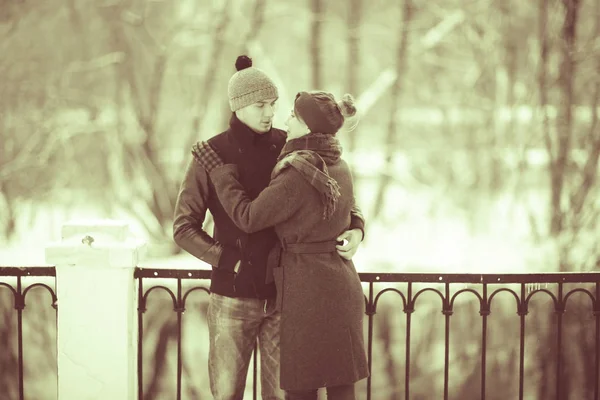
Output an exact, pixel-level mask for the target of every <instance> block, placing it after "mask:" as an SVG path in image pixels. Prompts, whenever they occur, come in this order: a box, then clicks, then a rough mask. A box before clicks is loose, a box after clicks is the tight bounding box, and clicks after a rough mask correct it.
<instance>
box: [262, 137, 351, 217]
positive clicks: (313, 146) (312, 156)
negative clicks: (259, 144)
mask: <svg viewBox="0 0 600 400" xmlns="http://www.w3.org/2000/svg"><path fill="white" fill-rule="evenodd" d="M341 154H342V146H341V145H340V143H339V141H338V140H337V138H336V137H335V136H333V135H324V134H320V133H309V134H307V135H304V136H301V137H299V138H296V139H291V140H289V141H288V142H287V143H286V144H285V146H283V149H282V150H281V154H280V155H279V158H278V162H277V165H275V168H274V169H273V173H272V174H271V179H273V178H275V177H276V176H277V175H279V174H280V173H281V171H283V170H284V169H285V168H288V167H292V168H294V169H295V170H296V171H298V172H299V173H300V175H302V177H303V178H304V179H306V180H307V181H308V183H310V184H311V185H312V186H313V187H314V188H315V189H317V191H318V192H319V194H320V195H321V200H322V202H323V219H329V218H331V216H332V215H333V213H334V212H335V208H336V206H337V202H338V199H339V197H340V187H339V185H338V183H337V182H336V181H335V179H333V178H332V177H331V176H329V171H328V169H327V166H328V165H332V164H336V163H337V162H338V161H339V160H340V157H341Z"/></svg>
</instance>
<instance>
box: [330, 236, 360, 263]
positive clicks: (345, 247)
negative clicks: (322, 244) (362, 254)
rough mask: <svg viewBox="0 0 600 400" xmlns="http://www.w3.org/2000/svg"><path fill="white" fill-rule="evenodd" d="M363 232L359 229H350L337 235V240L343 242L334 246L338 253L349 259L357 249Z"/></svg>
mask: <svg viewBox="0 0 600 400" xmlns="http://www.w3.org/2000/svg"><path fill="white" fill-rule="evenodd" d="M362 239H363V233H362V231H361V230H360V229H358V228H356V229H352V230H349V231H346V232H344V233H342V234H341V235H340V236H338V237H337V241H338V242H344V243H343V244H339V245H337V246H335V247H336V248H337V252H338V254H339V255H340V256H341V257H342V258H345V259H346V260H351V259H352V257H354V254H356V251H357V250H358V245H359V244H360V242H362Z"/></svg>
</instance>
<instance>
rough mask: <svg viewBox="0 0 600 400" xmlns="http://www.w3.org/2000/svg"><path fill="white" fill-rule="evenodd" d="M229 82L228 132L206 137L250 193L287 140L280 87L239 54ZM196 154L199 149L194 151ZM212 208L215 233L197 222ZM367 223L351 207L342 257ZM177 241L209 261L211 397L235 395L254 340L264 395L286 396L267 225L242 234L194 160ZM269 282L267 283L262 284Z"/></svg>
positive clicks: (271, 399)
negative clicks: (277, 120)
mask: <svg viewBox="0 0 600 400" xmlns="http://www.w3.org/2000/svg"><path fill="white" fill-rule="evenodd" d="M236 69H237V70H238V72H236V73H235V74H234V75H233V76H232V77H231V79H230V80H229V85H228V96H229V105H230V108H231V111H232V112H233V114H232V116H231V120H230V126H229V129H227V130H226V131H224V132H222V133H220V134H218V135H216V136H214V137H213V138H211V139H209V143H210V145H211V147H212V148H214V149H215V150H216V152H217V153H218V154H219V156H220V157H221V159H222V160H223V161H224V162H225V163H228V164H237V165H238V168H239V171H240V174H239V180H240V183H241V184H242V185H243V186H244V188H245V189H246V192H247V193H248V195H249V196H251V197H252V198H256V196H258V194H259V193H260V192H261V191H262V190H263V189H265V188H266V187H267V186H268V184H269V182H270V179H271V171H272V170H273V167H274V166H275V164H276V162H277V157H278V156H279V153H280V151H281V149H282V147H283V145H284V144H285V141H286V133H285V132H284V131H282V130H279V129H275V128H273V127H272V121H273V116H274V108H275V104H276V101H277V99H278V92H277V87H276V86H275V84H274V83H273V81H272V80H271V79H270V78H269V77H268V76H267V75H266V74H265V73H264V72H262V71H261V70H259V69H257V68H254V67H252V60H251V59H250V58H248V57H246V56H240V57H238V59H237V61H236ZM192 153H193V154H194V157H197V156H198V152H197V148H196V146H194V149H193V150H192ZM207 210H209V211H210V212H211V214H212V216H213V219H214V223H215V227H214V232H213V236H212V237H211V236H210V235H208V234H207V233H206V232H205V231H204V230H203V229H202V225H203V222H204V218H205V215H206V211H207ZM363 227H364V220H363V219H362V216H361V214H360V212H359V211H358V210H355V211H353V216H352V224H351V226H350V229H349V230H348V231H346V232H345V233H343V234H342V235H341V236H340V237H339V238H338V240H340V241H341V240H344V239H345V240H347V241H348V243H347V244H345V245H340V246H338V253H340V255H341V256H342V257H345V258H348V259H350V258H352V256H353V255H354V253H355V252H356V249H357V246H358V244H359V243H360V242H361V241H362V238H363ZM173 231H174V233H173V237H174V240H175V242H176V243H177V244H178V245H179V246H180V247H181V248H182V249H184V250H186V251H187V252H189V253H190V254H192V255H193V256H195V257H197V258H199V259H200V260H202V261H205V262H206V263H208V264H210V265H211V266H212V267H213V270H212V274H211V286H210V289H211V295H210V300H209V307H208V328H209V336H210V339H209V340H210V348H209V360H208V370H209V376H210V386H211V392H212V394H213V397H214V398H215V399H216V400H240V399H242V398H243V395H244V388H245V383H246V375H247V373H248V366H249V363H250V357H251V355H252V350H253V348H254V344H255V343H256V341H257V340H258V344H259V351H260V362H261V367H260V369H261V377H260V378H261V388H262V399H263V400H283V399H284V393H283V391H282V390H281V389H280V387H279V323H280V315H279V313H278V312H277V311H276V310H275V307H274V305H275V304H274V300H275V294H276V293H275V284H274V283H273V282H270V280H269V279H267V259H268V256H269V253H270V251H271V249H273V248H274V247H275V244H276V242H277V236H276V235H275V232H274V231H273V230H272V229H265V230H262V231H259V232H256V233H252V234H246V233H244V232H242V231H241V230H240V229H239V228H238V227H237V226H236V225H235V224H234V223H233V221H231V219H230V218H229V217H228V215H227V213H226V212H225V210H224V209H223V207H222V206H221V204H220V202H219V200H218V198H217V196H216V194H215V191H214V187H213V186H212V183H211V182H210V179H209V177H208V174H207V172H206V170H205V169H204V168H203V167H202V166H201V165H200V164H199V163H198V162H196V161H195V160H192V161H191V162H190V164H189V165H188V168H187V171H186V174H185V178H184V180H183V183H182V184H181V189H180V191H179V195H178V198H177V204H176V207H175V220H174V224H173ZM267 282H268V283H267Z"/></svg>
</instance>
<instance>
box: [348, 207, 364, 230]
mask: <svg viewBox="0 0 600 400" xmlns="http://www.w3.org/2000/svg"><path fill="white" fill-rule="evenodd" d="M348 229H360V230H361V232H362V238H363V240H364V239H365V217H364V216H363V213H362V211H361V210H360V208H359V207H358V205H357V204H356V198H353V199H352V209H351V210H350V227H349V228H348Z"/></svg>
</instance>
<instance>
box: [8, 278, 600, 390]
mask: <svg viewBox="0 0 600 400" xmlns="http://www.w3.org/2000/svg"><path fill="white" fill-rule="evenodd" d="M0 277H2V278H3V279H2V280H3V282H0V288H3V289H4V290H8V293H9V296H10V297H12V300H13V304H12V305H11V307H10V308H11V309H13V310H14V311H13V312H14V313H16V319H17V323H16V334H17V351H16V353H17V362H16V366H17V374H16V376H17V379H16V382H15V385H16V386H18V398H19V399H20V400H23V399H25V398H26V397H25V390H24V384H23V376H24V373H23V370H24V365H25V361H24V357H23V312H24V310H25V309H26V300H27V296H28V293H29V292H30V291H31V290H32V289H35V288H43V289H41V290H46V291H48V293H49V295H50V298H51V306H52V307H53V308H54V309H55V310H56V309H57V299H56V294H55V291H54V289H53V288H52V287H51V286H52V285H48V284H46V283H42V282H41V281H42V280H43V279H40V281H38V282H32V279H30V278H29V277H55V269H54V268H53V267H28V268H14V267H0ZM135 277H136V278H137V279H138V297H139V308H138V324H139V336H138V360H137V362H138V372H139V374H138V389H139V399H144V398H145V396H144V390H143V389H144V381H143V377H144V374H143V367H144V365H145V361H147V360H144V356H143V352H142V344H143V339H144V330H143V327H144V314H145V312H146V311H147V305H148V298H149V297H150V296H151V293H157V292H160V291H162V292H164V293H166V294H167V296H168V297H169V298H170V302H171V303H172V305H173V310H174V312H175V313H176V317H177V321H176V335H177V354H176V359H177V374H176V377H175V379H176V383H175V384H174V385H173V386H174V387H176V393H173V395H175V398H176V399H178V400H179V399H181V398H182V390H181V381H182V365H183V364H182V358H183V354H182V353H183V352H182V314H183V312H184V311H185V309H186V305H187V304H186V303H187V300H188V297H189V295H190V294H191V293H192V292H194V291H202V292H205V293H207V294H208V292H209V290H208V280H209V279H210V271H207V270H174V269H147V268H136V270H135ZM157 278H160V279H162V281H161V282H160V283H159V282H157V281H156V280H155V279H157ZM360 278H361V280H362V282H363V283H364V288H365V310H366V318H365V325H366V339H367V351H368V362H369V368H372V366H373V360H374V358H376V357H378V355H377V354H374V349H373V346H374V330H375V329H376V327H377V321H378V318H377V317H376V316H377V314H378V313H379V314H382V311H383V307H382V306H383V304H389V302H393V303H394V304H393V309H394V310H395V314H394V315H401V316H402V318H403V322H402V327H403V335H404V346H403V347H404V348H403V349H401V350H402V354H401V356H402V357H401V358H402V359H403V365H402V374H401V376H400V375H399V376H397V377H396V378H397V380H398V382H399V386H400V387H401V388H402V389H401V391H402V394H403V396H400V397H399V398H404V399H406V400H408V399H410V398H411V396H413V397H414V398H416V397H418V396H416V395H415V394H414V393H413V390H414V387H413V388H411V383H413V379H414V375H415V374H416V373H415V368H414V365H415V362H416V358H417V357H416V356H414V355H413V354H412V353H411V349H412V348H413V347H414V346H412V345H411V344H413V343H414V341H415V340H416V339H415V338H414V332H415V331H416V330H415V326H414V325H413V320H414V315H415V312H416V311H417V310H418V309H419V308H423V307H424V304H425V303H422V302H421V300H420V299H421V298H422V297H425V296H430V298H431V297H432V298H434V299H439V300H435V302H438V301H439V303H437V304H438V305H439V307H438V306H435V307H436V311H435V312H436V313H438V315H439V313H441V318H442V320H443V322H442V324H441V331H443V340H442V342H443V346H442V347H443V349H442V352H441V358H442V360H440V365H441V368H442V370H441V372H440V378H441V379H440V385H441V389H440V395H439V397H436V398H444V399H448V398H460V397H459V396H457V395H456V394H453V393H455V392H452V385H451V384H452V382H451V379H450V378H451V367H452V363H451V349H452V344H453V343H454V342H452V341H451V332H452V329H451V326H453V325H451V324H452V323H454V325H456V326H457V325H459V324H460V321H461V320H459V319H456V318H457V316H456V312H457V310H458V309H459V308H460V307H461V304H464V303H465V301H466V302H470V304H471V305H475V306H474V308H473V309H476V310H477V311H476V312H475V313H474V314H475V315H474V318H475V319H472V320H471V321H475V324H473V325H472V326H469V327H468V328H469V329H470V330H471V331H472V332H476V335H477V337H478V338H479V340H480V348H479V353H478V355H477V357H479V359H480V370H479V373H478V378H477V381H478V388H477V393H474V392H473V391H471V392H469V393H470V394H469V396H468V398H480V399H486V396H487V397H488V398H491V397H493V396H491V395H490V393H489V392H488V390H489V388H488V385H487V382H488V381H489V380H490V376H491V374H493V373H494V372H493V371H492V372H490V371H488V370H487V368H486V366H487V365H488V355H489V350H488V348H489V343H488V339H489V337H490V329H489V320H490V318H491V317H492V316H493V315H494V314H495V313H497V312H498V311H496V310H498V308H495V307H497V306H496V303H498V302H499V301H500V298H502V300H503V301H504V304H505V305H506V304H509V308H510V310H511V311H510V313H514V314H515V315H516V316H515V318H517V319H518V323H517V325H518V332H519V333H518V340H517V339H516V338H515V342H516V345H517V348H518V350H517V363H516V369H515V376H518V377H517V378H516V379H515V393H516V395H515V398H516V397H518V398H519V399H524V398H526V396H525V384H526V363H527V362H530V360H529V358H530V357H529V356H528V357H526V348H527V343H528V342H527V340H526V332H528V331H529V333H530V334H531V331H534V330H535V331H534V332H533V334H534V335H541V334H542V329H541V328H540V326H539V320H532V319H531V318H532V315H531V313H530V312H531V311H532V309H534V308H535V307H532V303H534V302H535V301H539V300H537V299H538V298H543V299H544V301H545V302H546V303H547V305H549V308H550V310H551V314H553V316H552V318H550V319H548V320H547V321H546V322H548V324H547V326H546V328H547V329H546V330H549V331H551V333H552V335H551V336H548V337H550V338H551V340H550V341H551V342H552V343H551V345H552V349H551V350H552V351H548V352H547V355H546V356H544V357H545V359H544V363H551V364H553V369H552V374H551V375H553V376H551V377H550V378H551V383H552V386H548V385H546V387H545V389H544V390H545V391H546V392H544V393H545V394H539V393H538V396H536V397H535V398H556V399H564V398H567V397H565V395H564V393H565V390H570V391H572V390H573V386H571V387H569V383H568V382H567V381H566V380H565V379H564V377H565V373H566V372H567V371H566V370H567V369H568V368H567V366H568V357H567V356H566V355H565V353H570V351H567V350H568V346H570V345H572V344H573V342H574V341H573V340H572V337H570V336H569V337H567V336H566V335H567V333H566V332H567V331H568V330H569V329H570V328H571V327H572V325H573V323H578V322H577V321H576V320H568V321H570V322H565V321H567V318H568V317H569V314H577V317H578V318H584V319H585V321H587V322H589V323H588V324H587V325H582V327H581V329H579V333H582V334H583V335H582V336H579V338H582V337H584V336H585V337H588V338H589V343H590V346H588V347H587V348H586V349H587V350H586V352H585V357H586V367H585V369H584V371H585V373H586V374H587V376H588V378H587V382H588V386H589V391H588V392H587V395H585V396H583V397H579V398H586V399H588V398H589V399H595V400H599V399H600V398H599V395H600V394H599V390H600V387H599V382H600V379H599V378H600V273H596V272H594V273H543V274H437V273H386V274H381V273H361V274H360ZM24 280H25V282H24ZM165 280H166V281H165ZM193 280H206V281H207V282H206V284H205V285H204V286H202V285H198V286H194V285H195V282H193ZM184 281H187V282H186V285H185V289H184V285H183V284H182V283H183V282H184ZM164 282H170V284H162V283H164ZM157 283H158V285H157ZM190 283H191V284H192V286H191V287H189V286H190V285H188V284H190ZM507 300H508V301H507ZM428 304H431V302H430V303H428ZM417 306H418V307H417ZM388 308H389V307H388ZM535 311H536V312H537V311H538V310H537V309H536V310H535ZM534 314H535V313H534ZM389 316H390V315H389V314H386V315H385V316H384V315H381V318H379V319H380V320H381V319H382V318H388V317H389ZM455 321H456V322H455ZM573 321H575V322H573ZM465 340H466V338H465ZM578 340H580V339H578ZM581 340H583V339H581ZM206 345H208V343H207V344H206ZM255 352H256V349H255ZM378 354H379V353H378ZM413 358H415V359H413ZM27 365H29V364H27ZM257 368H258V366H257V357H254V368H253V373H252V375H253V379H254V382H253V398H254V399H256V398H257V396H258V394H257ZM3 373H5V372H3ZM442 376H443V378H442ZM571 376H573V375H571ZM374 377H375V374H372V375H371V376H370V377H369V378H368V379H367V380H366V382H365V384H364V390H365V391H364V395H363V392H361V393H359V394H358V396H359V397H358V398H366V399H369V400H370V399H372V398H373V397H375V398H377V397H382V396H381V395H380V393H376V392H377V390H380V389H375V393H374V388H373V384H372V382H373V378H374ZM413 386H414V385H413ZM361 388H362V386H361ZM361 390H362V389H361ZM170 396H172V395H170ZM544 396H546V397H544ZM389 398H392V397H389ZM462 398H465V397H462ZM571 398H574V397H571Z"/></svg>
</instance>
